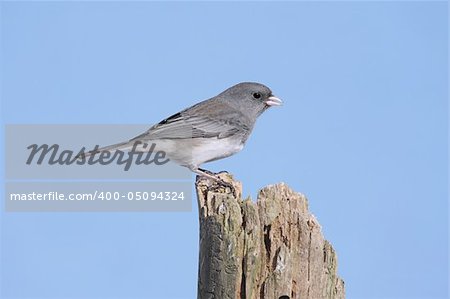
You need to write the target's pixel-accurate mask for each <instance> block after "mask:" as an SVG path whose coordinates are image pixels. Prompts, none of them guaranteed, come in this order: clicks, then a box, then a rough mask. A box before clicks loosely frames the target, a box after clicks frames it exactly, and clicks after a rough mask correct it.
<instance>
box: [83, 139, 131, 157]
mask: <svg viewBox="0 0 450 299" xmlns="http://www.w3.org/2000/svg"><path fill="white" fill-rule="evenodd" d="M133 144H134V142H131V141H125V142H120V143H116V144H112V145H108V146H105V147H101V148H98V149H95V150H92V151H89V152H86V153H82V154H79V155H78V156H77V158H78V159H83V158H86V157H89V156H94V155H96V154H99V153H102V152H111V151H117V150H122V151H127V150H130V149H131V148H132V147H133Z"/></svg>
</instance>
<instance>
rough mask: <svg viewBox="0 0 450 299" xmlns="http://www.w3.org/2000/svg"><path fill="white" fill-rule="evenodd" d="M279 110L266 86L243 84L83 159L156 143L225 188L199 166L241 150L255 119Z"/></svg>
mask: <svg viewBox="0 0 450 299" xmlns="http://www.w3.org/2000/svg"><path fill="white" fill-rule="evenodd" d="M280 105H282V101H281V99H279V98H278V97H276V96H274V95H273V94H272V91H271V90H270V88H268V87H267V86H265V85H263V84H261V83H256V82H242V83H239V84H236V85H234V86H232V87H230V88H228V89H226V90H225V91H223V92H221V93H219V94H218V95H216V96H214V97H212V98H210V99H207V100H204V101H202V102H199V103H197V104H195V105H193V106H191V107H189V108H186V109H184V110H182V111H180V112H178V113H175V114H173V115H172V116H170V117H168V118H165V119H164V120H162V121H160V122H159V123H157V124H156V125H154V126H152V127H151V128H149V129H148V130H147V131H145V132H144V133H143V134H141V135H139V136H136V137H134V138H132V139H130V140H128V141H125V142H121V143H117V144H113V145H109V146H106V147H102V148H99V149H96V150H95V151H90V152H87V153H85V154H84V156H85V157H86V156H90V155H95V154H97V153H101V152H104V151H108V152H111V151H116V150H121V151H126V150H130V149H132V148H133V145H134V144H136V143H141V144H148V143H154V144H156V145H157V148H158V149H159V150H162V151H164V152H165V153H166V155H167V156H168V158H169V159H170V160H172V161H174V162H175V163H177V164H178V165H181V166H184V167H187V168H188V169H190V170H191V171H192V172H194V173H196V174H198V175H200V176H203V177H206V178H209V179H212V180H214V181H217V182H220V183H224V184H225V185H228V184H227V183H225V182H223V181H222V180H221V179H220V178H219V177H218V176H217V175H216V174H215V173H213V172H211V171H208V170H205V169H202V168H200V166H201V165H202V164H204V163H207V162H211V161H215V160H219V159H223V158H226V157H229V156H231V155H234V154H236V153H237V152H239V151H241V150H242V149H243V147H244V145H245V143H246V141H247V139H248V138H249V136H250V134H251V132H252V130H253V128H254V126H255V123H256V119H257V118H258V117H259V116H260V115H261V114H262V113H263V112H264V111H266V110H267V109H268V108H269V107H272V106H280ZM133 150H137V151H139V148H137V147H136V146H135V147H134V149H133ZM142 150H143V149H142Z"/></svg>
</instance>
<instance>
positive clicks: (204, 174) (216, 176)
mask: <svg viewBox="0 0 450 299" xmlns="http://www.w3.org/2000/svg"><path fill="white" fill-rule="evenodd" d="M192 171H193V172H195V173H197V174H199V175H200V176H202V177H205V178H208V179H211V180H213V181H214V182H216V183H217V187H225V192H227V193H230V192H231V193H232V194H233V196H234V197H236V196H237V192H236V188H235V187H234V186H233V184H231V183H229V182H225V181H224V180H223V179H222V178H221V177H219V174H221V173H228V172H226V171H221V172H220V173H214V172H212V171H209V170H206V169H201V168H197V169H194V170H192ZM227 188H229V189H230V192H228V191H227Z"/></svg>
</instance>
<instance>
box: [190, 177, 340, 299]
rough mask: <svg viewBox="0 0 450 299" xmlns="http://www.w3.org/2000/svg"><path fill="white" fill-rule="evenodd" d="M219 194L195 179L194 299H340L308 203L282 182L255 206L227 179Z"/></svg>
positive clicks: (333, 265) (332, 258)
mask: <svg viewBox="0 0 450 299" xmlns="http://www.w3.org/2000/svg"><path fill="white" fill-rule="evenodd" d="M220 177H221V178H222V179H223V180H224V181H226V182H229V183H230V184H232V185H233V186H234V189H235V194H233V192H231V191H230V188H224V187H222V186H219V185H218V184H217V183H215V182H212V181H211V180H208V179H205V178H203V177H197V182H196V189H197V198H198V205H199V221H200V253H199V272H198V298H200V299H210V298H211V299H212V298H217V299H222V298H230V299H231V298H233V299H235V298H241V299H255V298H264V299H266V298H267V299H288V298H290V299H320V298H330V299H341V298H345V291H344V282H343V280H342V279H340V278H339V277H338V275H337V257H336V253H335V251H334V249H333V247H332V246H331V244H330V243H329V242H328V241H326V240H325V239H324V237H323V235H322V233H321V227H320V225H319V223H318V222H317V220H316V218H315V217H314V216H313V215H312V214H311V213H310V212H309V211H308V201H307V199H306V197H305V196H304V195H302V194H300V193H297V192H295V191H293V190H291V189H290V188H289V187H288V186H287V185H286V184H284V183H280V184H276V185H270V186H267V187H265V188H263V189H262V190H261V191H260V192H259V194H258V198H257V202H256V203H254V202H253V201H252V200H251V199H250V198H247V199H245V200H242V198H241V192H242V185H241V184H240V183H239V182H236V181H234V180H233V179H232V177H231V176H230V175H229V174H220Z"/></svg>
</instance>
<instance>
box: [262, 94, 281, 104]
mask: <svg viewBox="0 0 450 299" xmlns="http://www.w3.org/2000/svg"><path fill="white" fill-rule="evenodd" d="M265 103H266V104H267V105H268V106H281V105H282V104H283V102H282V101H281V100H280V99H279V98H277V97H275V96H270V97H269V98H268V99H267V101H265Z"/></svg>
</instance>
